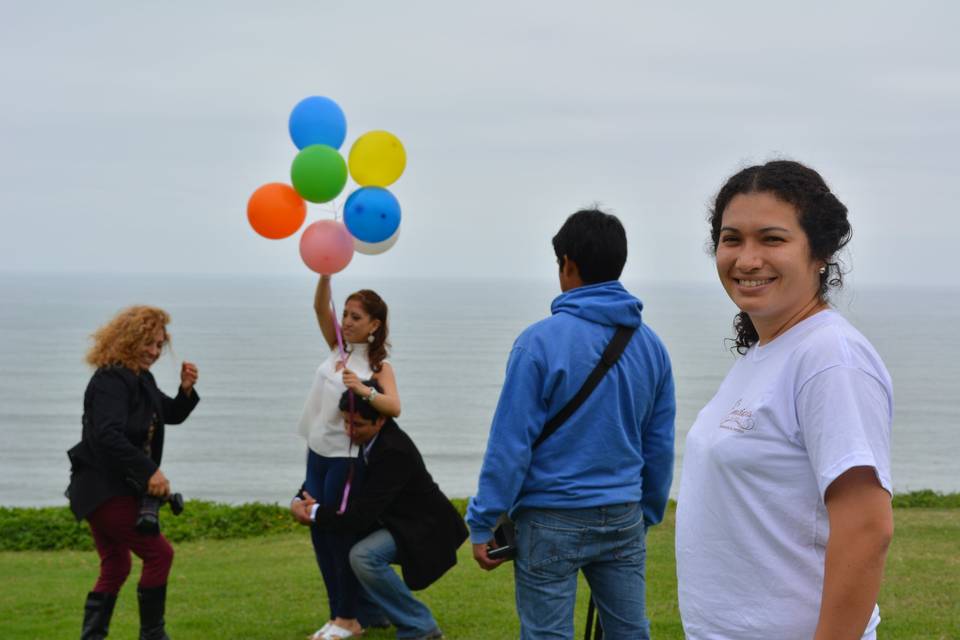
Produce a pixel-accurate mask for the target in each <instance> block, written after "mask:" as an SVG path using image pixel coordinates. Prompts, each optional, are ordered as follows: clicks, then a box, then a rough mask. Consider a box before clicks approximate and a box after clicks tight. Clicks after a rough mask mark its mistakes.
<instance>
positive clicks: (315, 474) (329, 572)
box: [304, 450, 361, 619]
mask: <svg viewBox="0 0 960 640" xmlns="http://www.w3.org/2000/svg"><path fill="white" fill-rule="evenodd" d="M351 462H352V461H351V459H350V458H327V457H325V456H320V455H317V454H316V453H314V452H313V451H310V450H308V451H307V479H306V481H305V482H304V487H305V488H306V490H307V493H309V494H310V495H311V496H313V497H314V498H316V500H317V502H318V503H320V505H321V506H334V507H335V508H336V507H339V506H340V498H341V496H342V495H343V486H344V484H345V483H346V481H347V474H348V473H349V470H350V465H351ZM357 467H359V465H357ZM360 480H361V479H360V478H359V477H354V479H353V482H352V484H351V489H350V491H351V493H353V492H355V491H356V490H357V485H358V484H359V482H360ZM355 539H356V538H355V536H352V535H346V534H341V533H334V532H333V531H329V530H323V529H318V528H317V526H316V525H314V526H311V527H310V540H311V541H312V542H313V552H314V554H315V555H316V556H317V565H318V566H319V567H320V574H321V575H322V576H323V584H324V586H325V587H326V589H327V600H328V603H329V605H330V618H331V619H333V618H338V617H340V618H356V617H357V607H358V598H359V592H360V584H359V583H358V582H357V578H356V576H354V575H353V572H352V571H351V570H350V562H349V560H348V554H349V553H350V546H351V545H352V544H353V542H354V540H355Z"/></svg>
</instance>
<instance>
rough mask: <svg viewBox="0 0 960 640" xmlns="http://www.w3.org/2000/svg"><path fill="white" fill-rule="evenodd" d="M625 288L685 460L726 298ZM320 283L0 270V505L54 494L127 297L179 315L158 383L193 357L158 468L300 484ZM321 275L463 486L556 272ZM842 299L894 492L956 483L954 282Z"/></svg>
mask: <svg viewBox="0 0 960 640" xmlns="http://www.w3.org/2000/svg"><path fill="white" fill-rule="evenodd" d="M625 284H626V286H627V287H628V288H629V289H630V290H631V291H633V292H634V293H635V294H636V295H638V297H640V298H641V299H642V300H643V301H644V304H645V310H644V319H645V321H646V322H647V323H648V324H649V325H650V326H652V327H653V328H654V330H656V331H657V332H658V333H659V335H660V336H661V338H663V340H664V342H665V343H666V345H667V347H668V349H669V351H670V354H671V357H672V360H673V366H674V374H675V377H676V383H677V401H678V415H677V451H678V456H677V470H679V464H680V461H681V460H682V445H683V440H684V437H685V436H686V432H687V430H688V429H689V428H690V426H691V424H692V423H693V420H694V418H695V416H696V414H697V412H698V411H699V409H700V407H701V406H702V405H703V404H704V403H705V402H706V401H707V400H709V399H710V397H711V396H712V395H713V392H714V391H715V390H716V387H717V386H718V384H719V382H720V380H721V379H722V377H723V376H724V374H725V373H726V371H727V369H728V368H729V367H730V365H731V364H732V363H733V355H732V354H731V352H730V350H729V345H728V344H727V343H725V340H724V339H725V338H726V337H728V336H729V335H730V323H731V320H732V318H733V314H734V311H735V309H734V307H733V306H732V304H731V303H730V302H729V300H727V298H726V295H725V294H724V293H723V291H722V290H721V288H720V287H719V286H718V285H707V284H703V285H691V284H662V283H639V282H637V283H634V282H627V283H625ZM314 286H315V280H313V279H312V278H310V277H308V276H306V275H304V276H300V277H287V278H281V277H259V278H249V277H229V276H197V277H188V276H135V277H133V276H118V275H103V276H89V275H83V276H79V275H19V274H2V275H0V300H2V301H3V302H2V307H0V505H5V506H31V505H55V504H65V502H66V500H65V499H64V497H63V490H64V488H65V487H66V484H67V481H68V476H69V463H68V461H67V457H66V453H65V452H66V450H67V449H68V448H69V447H71V446H72V445H73V444H74V443H76V442H77V441H78V440H79V437H80V415H81V411H82V399H83V392H84V389H85V387H86V384H87V381H88V379H89V376H90V370H89V368H88V367H87V366H86V365H85V364H84V362H83V356H84V353H85V351H86V349H87V347H88V345H89V335H90V334H91V333H92V332H93V331H94V329H96V327H98V326H99V325H100V324H102V323H103V322H105V321H106V320H108V319H109V318H110V317H111V316H112V314H113V313H114V312H116V311H117V310H118V309H119V308H121V307H123V306H127V305H130V304H137V303H147V304H156V305H159V306H162V307H164V308H166V309H167V310H168V311H169V312H170V313H171V315H172V316H173V322H172V324H171V325H170V327H169V329H170V333H171V335H172V339H173V348H172V350H171V351H170V352H168V353H165V354H164V356H163V357H162V358H161V360H160V361H158V362H157V363H156V364H155V365H154V367H153V372H154V374H155V376H156V377H157V381H158V383H159V384H160V386H161V388H163V389H165V390H167V391H168V393H171V394H172V393H173V392H174V391H175V390H176V386H177V384H178V371H179V362H180V360H182V359H186V360H191V361H194V362H196V363H197V364H198V366H199V368H200V382H199V383H198V386H197V389H198V391H199V392H200V395H201V398H202V401H201V403H200V404H199V406H198V407H197V409H196V410H195V412H194V414H193V415H192V416H191V417H190V419H189V420H187V422H186V423H184V424H183V425H178V426H171V427H168V431H167V438H166V449H165V452H164V461H163V467H164V471H165V473H166V474H167V476H168V477H169V478H170V480H171V484H172V487H173V489H174V490H175V491H180V492H182V493H183V494H184V495H185V496H186V497H188V498H203V499H210V500H217V501H224V502H231V503H239V502H248V501H254V500H256V501H265V502H281V503H285V502H286V501H287V500H288V499H289V497H290V496H292V495H293V493H294V492H295V491H296V489H297V488H298V487H299V486H300V482H301V480H302V478H303V461H304V456H305V449H304V442H303V441H302V440H301V439H300V438H299V436H297V435H296V424H297V420H298V418H299V416H300V411H301V408H302V406H303V400H304V398H305V395H306V393H307V390H308V389H309V386H310V384H311V381H312V379H313V373H314V370H315V368H316V366H317V364H318V363H319V361H320V360H321V359H322V358H323V357H324V356H325V354H326V346H325V345H324V344H323V340H322V338H321V336H320V332H319V329H318V328H317V326H316V321H315V319H314V316H313V309H312V301H313V290H314ZM333 286H334V298H335V300H336V301H337V302H338V304H342V300H343V299H344V298H345V297H346V295H347V294H348V293H350V292H351V291H353V290H355V289H357V288H360V287H362V286H366V287H370V288H375V289H376V290H378V291H379V292H380V293H381V295H383V297H384V299H386V301H387V302H388V304H389V305H390V312H391V316H390V323H391V327H390V329H391V341H392V343H393V350H392V355H391V360H392V362H393V363H394V366H395V368H396V370H397V377H398V382H399V387H400V394H401V398H402V401H403V415H402V416H401V418H400V424H401V426H402V427H403V428H404V429H405V430H406V431H407V432H408V433H410V434H411V436H412V437H413V438H414V440H415V441H416V442H417V445H418V446H419V448H420V450H421V451H422V452H423V454H424V458H425V459H426V462H427V466H428V468H429V469H430V471H431V472H432V473H433V475H434V477H435V479H436V480H437V482H438V483H439V484H440V486H441V488H442V489H443V490H444V491H445V492H446V493H447V494H448V495H450V496H458V497H463V496H468V495H472V494H473V493H474V492H475V490H476V482H477V476H478V473H479V470H480V464H481V459H482V455H483V450H484V447H485V445H486V440H487V432H488V429H489V423H490V418H491V416H492V414H493V410H494V407H495V406H496V402H497V397H498V394H499V390H500V386H501V384H502V382H503V371H504V365H505V363H506V357H507V354H508V352H509V350H510V346H511V344H512V342H513V339H514V338H515V337H516V335H517V333H518V332H519V331H520V330H522V329H523V327H525V326H526V325H528V324H530V323H531V322H534V321H536V320H538V319H540V318H542V317H544V316H546V315H547V314H548V313H549V305H550V301H551V300H552V299H553V297H554V296H555V295H556V294H557V293H558V289H557V284H556V283H555V282H552V281H532V280H467V281H454V280H442V279H438V280H403V279H383V280H379V281H375V282H373V281H364V282H357V281H352V280H349V279H347V278H343V279H339V278H335V280H334V285H333ZM837 307H838V309H839V310H840V311H841V312H842V313H843V314H844V315H846V316H847V317H848V318H849V319H851V320H852V321H853V323H854V324H855V325H856V326H857V327H858V328H859V329H860V330H861V331H862V332H863V333H864V334H865V335H866V336H867V337H868V338H869V339H870V340H871V341H872V342H873V344H874V346H875V347H876V348H877V350H878V351H879V352H880V354H881V356H882V357H883V358H884V361H885V362H886V365H887V367H888V369H889V370H890V372H891V375H892V376H893V380H894V392H895V405H896V416H895V423H894V436H893V474H894V486H895V489H896V490H897V491H906V490H913V489H920V488H932V489H935V490H938V491H958V490H960V472H958V469H960V464H958V460H960V438H958V437H957V428H958V426H960V403H958V401H957V391H958V388H960V334H958V333H957V331H956V330H955V329H956V327H958V326H960V289H943V290H936V289H917V288H903V289H883V288H862V289H856V290H853V291H847V292H846V293H845V295H844V296H843V298H842V299H840V300H838V302H837ZM675 477H677V478H678V477H679V475H676V476H675ZM674 489H676V485H675V486H674Z"/></svg>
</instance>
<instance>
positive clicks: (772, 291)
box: [716, 192, 823, 337]
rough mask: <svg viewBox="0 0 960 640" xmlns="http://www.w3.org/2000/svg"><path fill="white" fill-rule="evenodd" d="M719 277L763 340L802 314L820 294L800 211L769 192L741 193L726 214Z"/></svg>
mask: <svg viewBox="0 0 960 640" xmlns="http://www.w3.org/2000/svg"><path fill="white" fill-rule="evenodd" d="M716 258H717V274H718V275H719V276H720V282H721V283H723V288H724V289H726V291H727V295H729V296H730V299H731V300H733V302H734V304H736V305H737V306H738V307H739V308H740V310H741V311H745V312H747V313H748V314H749V315H750V320H751V321H753V324H754V326H756V327H757V330H758V332H759V333H760V335H761V337H762V336H764V335H765V334H767V335H769V334H770V333H772V332H776V331H777V329H778V328H779V327H783V326H784V325H786V323H788V322H789V321H790V320H791V318H794V317H795V316H796V315H797V314H799V313H800V312H801V311H802V310H803V308H804V307H805V306H807V305H808V304H809V303H810V302H811V300H813V299H814V298H816V297H817V295H818V292H819V289H820V277H819V273H818V270H819V269H820V267H821V266H823V263H822V262H821V261H819V260H815V259H814V258H813V257H812V256H811V255H810V243H809V241H808V240H807V234H806V233H805V232H804V230H803V228H802V227H801V226H800V220H799V217H798V215H797V210H796V208H795V207H794V206H793V205H791V204H789V203H787V202H784V201H783V200H780V199H778V198H777V197H776V196H775V195H773V194H772V193H768V192H759V193H741V194H738V195H736V196H734V197H733V198H732V199H731V200H730V203H729V204H728V205H727V207H726V208H725V209H724V210H723V218H722V221H721V228H720V237H719V239H718V241H717V255H716Z"/></svg>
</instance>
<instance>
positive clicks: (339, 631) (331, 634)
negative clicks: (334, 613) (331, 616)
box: [320, 622, 363, 640]
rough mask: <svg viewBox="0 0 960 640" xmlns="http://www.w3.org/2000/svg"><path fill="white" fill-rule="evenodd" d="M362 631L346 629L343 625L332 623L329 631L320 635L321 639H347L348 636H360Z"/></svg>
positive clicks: (328, 628)
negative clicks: (355, 631)
mask: <svg viewBox="0 0 960 640" xmlns="http://www.w3.org/2000/svg"><path fill="white" fill-rule="evenodd" d="M361 633H363V631H361V632H360V633H354V632H353V631H350V629H344V628H343V627H341V626H339V625H336V624H333V623H332V622H331V623H330V626H329V627H327V631H326V632H325V633H324V634H323V635H322V636H320V640H346V639H347V638H355V637H357V636H359V635H360V634H361Z"/></svg>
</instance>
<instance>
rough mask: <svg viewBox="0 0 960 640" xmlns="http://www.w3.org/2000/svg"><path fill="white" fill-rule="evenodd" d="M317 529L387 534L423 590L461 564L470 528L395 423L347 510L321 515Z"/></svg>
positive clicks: (373, 453) (377, 445)
mask: <svg viewBox="0 0 960 640" xmlns="http://www.w3.org/2000/svg"><path fill="white" fill-rule="evenodd" d="M316 522H317V526H320V527H330V528H332V529H334V530H335V531H344V532H351V533H356V534H360V535H365V534H367V533H370V532H372V531H374V530H376V529H379V528H386V529H387V530H388V531H389V532H390V533H391V534H392V535H393V538H394V540H396V543H397V552H398V556H399V557H398V561H399V564H400V569H401V571H402V573H403V580H404V582H406V584H407V586H408V587H410V588H411V589H425V588H427V587H428V586H430V585H431V584H432V583H433V582H435V581H436V580H437V579H439V578H440V576H442V575H443V574H444V573H446V571H447V570H448V569H449V568H450V567H452V566H453V565H455V564H456V563H457V549H458V548H459V547H460V545H461V544H463V541H464V540H466V539H467V527H466V525H464V523H463V518H462V517H460V514H459V513H458V512H457V509H456V507H454V506H453V505H452V504H451V503H450V501H449V500H447V497H446V496H445V495H443V493H442V492H441V491H440V488H439V487H438V486H437V484H436V483H435V482H434V481H433V478H432V477H430V473H429V472H428V471H427V468H426V466H425V465H424V464H423V458H422V457H421V456H420V452H419V451H418V450H417V447H416V445H415V444H413V440H411V439H410V436H408V435H407V434H406V433H404V432H403V430H401V429H400V427H398V426H397V423H396V422H394V421H393V420H387V422H386V423H385V424H384V425H383V428H382V429H381V430H380V434H379V435H378V436H377V439H376V441H375V442H374V443H373V447H372V448H371V450H370V453H369V459H368V461H367V463H366V470H365V476H364V480H363V484H362V485H361V486H360V488H359V489H358V491H357V492H356V493H355V494H351V496H350V502H349V504H348V506H347V510H346V511H345V512H344V513H343V514H342V515H337V514H336V511H335V509H334V508H332V507H321V508H320V509H318V510H317V519H316Z"/></svg>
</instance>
